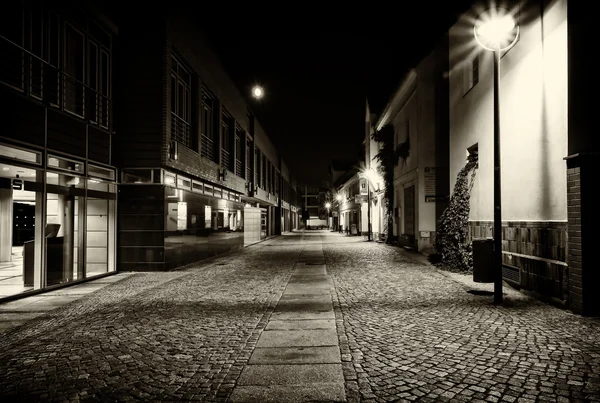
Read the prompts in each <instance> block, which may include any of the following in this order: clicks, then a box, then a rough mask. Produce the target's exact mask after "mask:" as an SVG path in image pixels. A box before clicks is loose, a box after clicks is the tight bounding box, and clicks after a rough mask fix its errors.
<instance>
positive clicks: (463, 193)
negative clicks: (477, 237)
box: [436, 151, 479, 271]
mask: <svg viewBox="0 0 600 403" xmlns="http://www.w3.org/2000/svg"><path fill="white" fill-rule="evenodd" d="M478 161H479V158H478V153H477V152H476V151H475V152H472V153H471V154H470V155H469V157H468V158H467V163H466V164H465V166H464V167H463V168H462V169H461V170H460V172H459V173H458V176H457V178H456V184H455V185H454V191H453V192H452V196H451V197H450V203H449V205H448V207H447V208H446V210H444V212H443V213H442V216H441V217H440V222H439V226H438V232H437V241H436V249H437V252H438V254H439V257H440V258H441V262H442V263H444V264H446V265H448V266H450V267H452V268H454V269H458V270H463V271H471V270H473V248H472V245H471V244H470V243H469V242H467V236H468V233H469V212H470V210H471V207H470V199H471V189H472V188H473V179H475V173H476V172H477V168H478Z"/></svg>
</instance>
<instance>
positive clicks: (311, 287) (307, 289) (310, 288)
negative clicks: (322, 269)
mask: <svg viewBox="0 0 600 403" xmlns="http://www.w3.org/2000/svg"><path fill="white" fill-rule="evenodd" d="M330 288H331V286H330V285H329V284H326V283H325V284H323V283H316V284H288V285H287V287H285V291H293V292H303V293H307V294H314V291H316V290H325V291H327V293H329V290H330ZM288 294H289V293H288Z"/></svg>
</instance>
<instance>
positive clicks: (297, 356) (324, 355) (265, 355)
mask: <svg viewBox="0 0 600 403" xmlns="http://www.w3.org/2000/svg"><path fill="white" fill-rule="evenodd" d="M340 362H341V356H340V348H339V347H338V346H323V347H273V348H256V349H255V350H254V352H253V353H252V357H250V361H249V364H339V363H340Z"/></svg>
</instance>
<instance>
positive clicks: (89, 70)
mask: <svg viewBox="0 0 600 403" xmlns="http://www.w3.org/2000/svg"><path fill="white" fill-rule="evenodd" d="M27 3H29V2H27ZM39 4H41V3H38V2H34V3H31V4H27V7H23V3H22V2H11V3H10V5H9V6H6V7H3V10H2V13H0V15H1V17H2V19H1V20H0V51H1V54H2V57H1V58H0V82H2V83H3V84H5V85H8V86H10V87H12V88H14V89H17V90H19V91H21V92H23V93H24V94H25V95H27V96H30V97H33V98H36V99H38V100H40V101H44V102H45V103H46V104H47V105H50V106H52V107H56V108H59V109H62V110H65V111H67V112H69V113H71V114H73V115H75V116H78V117H80V118H82V119H85V120H86V122H89V123H92V124H97V125H99V126H101V127H104V128H108V127H109V124H110V102H111V99H110V97H111V94H110V92H111V91H110V90H111V81H110V80H111V74H110V69H111V44H112V38H111V35H110V34H108V33H107V32H106V31H104V29H102V28H101V27H100V26H99V25H98V24H96V23H95V22H94V21H91V20H87V21H86V18H85V17H82V16H79V17H77V18H76V19H75V20H77V21H78V22H77V23H73V21H70V20H67V19H64V18H61V16H59V15H57V14H55V13H54V12H53V11H52V10H51V9H50V8H44V7H41V6H40V5H39ZM48 4H49V3H48Z"/></svg>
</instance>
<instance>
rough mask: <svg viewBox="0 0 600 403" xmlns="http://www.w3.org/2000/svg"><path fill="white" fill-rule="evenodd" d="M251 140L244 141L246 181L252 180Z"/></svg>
mask: <svg viewBox="0 0 600 403" xmlns="http://www.w3.org/2000/svg"><path fill="white" fill-rule="evenodd" d="M252 148H253V146H252V140H250V139H246V180H247V181H251V180H252Z"/></svg>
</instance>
